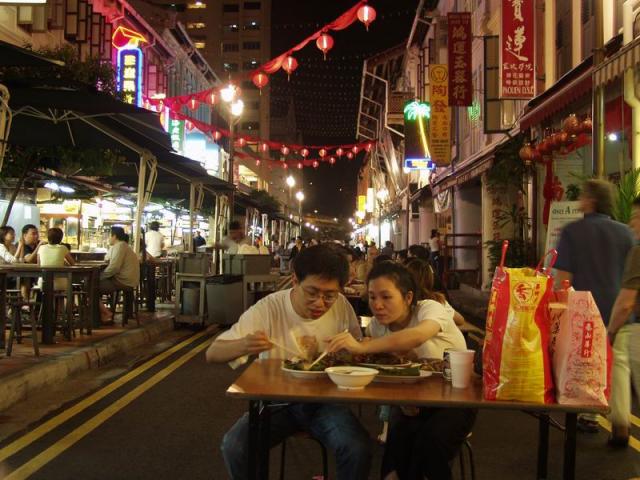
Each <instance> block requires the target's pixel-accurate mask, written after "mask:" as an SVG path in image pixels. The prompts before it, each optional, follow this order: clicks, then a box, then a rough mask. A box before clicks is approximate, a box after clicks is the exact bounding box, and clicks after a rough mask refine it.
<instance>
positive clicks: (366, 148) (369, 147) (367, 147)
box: [364, 143, 373, 152]
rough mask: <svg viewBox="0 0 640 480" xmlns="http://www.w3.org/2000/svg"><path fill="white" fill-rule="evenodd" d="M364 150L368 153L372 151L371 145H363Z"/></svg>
mask: <svg viewBox="0 0 640 480" xmlns="http://www.w3.org/2000/svg"><path fill="white" fill-rule="evenodd" d="M364 149H365V150H366V151H367V152H370V151H371V150H373V143H367V144H366V145H365V147H364Z"/></svg>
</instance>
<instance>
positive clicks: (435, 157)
mask: <svg viewBox="0 0 640 480" xmlns="http://www.w3.org/2000/svg"><path fill="white" fill-rule="evenodd" d="M429 80H430V81H429V83H430V85H429V87H430V91H429V95H430V101H431V120H430V121H429V140H430V141H429V146H430V147H431V160H432V161H433V162H435V164H436V165H437V166H439V167H444V166H447V165H449V164H450V163H451V109H450V108H449V72H448V68H447V65H430V66H429Z"/></svg>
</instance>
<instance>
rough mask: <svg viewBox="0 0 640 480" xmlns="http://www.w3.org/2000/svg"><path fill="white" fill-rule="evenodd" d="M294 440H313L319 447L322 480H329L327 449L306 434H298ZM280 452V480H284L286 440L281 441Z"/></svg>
mask: <svg viewBox="0 0 640 480" xmlns="http://www.w3.org/2000/svg"><path fill="white" fill-rule="evenodd" d="M294 438H299V439H308V440H313V441H314V442H316V443H317V444H318V445H319V446H320V452H321V454H322V479H323V480H329V460H328V456H327V448H326V447H325V446H324V445H323V443H322V442H321V441H320V440H318V439H317V438H314V437H312V436H311V435H309V434H308V433H307V432H298V433H296V434H294ZM281 448H282V450H281V453H280V480H284V479H285V461H286V455H287V439H286V438H285V439H284V440H283V441H282V447H281Z"/></svg>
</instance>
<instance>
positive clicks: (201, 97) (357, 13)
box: [148, 0, 376, 110]
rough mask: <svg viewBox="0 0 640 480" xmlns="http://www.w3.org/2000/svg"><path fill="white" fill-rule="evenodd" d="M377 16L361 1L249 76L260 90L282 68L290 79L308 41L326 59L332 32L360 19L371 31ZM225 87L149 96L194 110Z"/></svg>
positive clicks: (157, 101)
mask: <svg viewBox="0 0 640 480" xmlns="http://www.w3.org/2000/svg"><path fill="white" fill-rule="evenodd" d="M375 18H376V11H375V9H374V8H373V7H371V6H369V5H368V4H367V0H360V1H359V2H358V3H356V4H355V5H354V6H353V7H351V8H350V9H349V10H347V11H346V12H344V13H343V14H342V15H340V16H339V17H338V18H337V19H335V20H334V21H333V22H330V23H328V24H326V25H325V26H324V27H322V28H321V29H320V30H318V31H317V32H315V33H313V34H312V35H310V36H309V37H307V38H305V39H304V40H303V41H302V42H300V43H298V44H297V45H295V46H294V47H292V48H290V49H289V50H287V51H286V52H284V53H282V54H281V55H278V56H277V57H275V58H273V59H271V60H269V61H268V62H266V63H264V64H263V65H261V66H260V67H258V68H257V69H255V70H253V71H251V72H249V74H248V76H249V77H250V78H251V81H252V82H253V84H254V85H255V86H256V87H257V88H259V89H260V90H262V88H264V87H265V86H267V85H268V83H269V75H272V74H274V73H276V72H278V70H280V69H282V70H284V71H285V72H286V73H287V77H288V78H290V77H291V74H293V72H295V71H296V69H297V68H298V60H296V58H295V57H293V53H295V52H297V51H299V50H302V49H303V48H304V47H306V46H307V44H309V43H310V42H312V41H314V40H315V42H316V46H317V47H318V49H319V50H320V51H321V52H322V53H323V55H324V59H325V60H326V58H327V53H328V52H329V51H330V50H331V49H332V48H333V45H334V40H333V37H332V36H331V35H329V32H331V31H339V30H344V29H346V28H348V27H349V26H351V25H352V24H353V23H355V22H356V21H357V20H359V21H360V22H362V23H363V24H364V25H365V27H366V29H367V30H369V25H370V24H371V23H372V22H373V21H374V20H375ZM221 90H222V89H221V88H219V87H216V88H210V89H207V90H202V91H200V92H195V93H190V94H187V95H180V96H175V97H167V98H164V99H162V100H160V99H154V100H153V101H152V100H151V99H149V100H148V102H149V103H150V104H151V105H153V104H154V103H155V105H156V106H158V105H160V106H161V107H162V106H168V107H169V108H173V109H181V108H182V107H184V106H186V107H188V108H189V109H190V110H197V109H198V108H199V106H200V104H202V103H203V104H206V105H211V106H213V105H216V104H217V103H218V102H219V100H220V95H221ZM238 93H239V92H238Z"/></svg>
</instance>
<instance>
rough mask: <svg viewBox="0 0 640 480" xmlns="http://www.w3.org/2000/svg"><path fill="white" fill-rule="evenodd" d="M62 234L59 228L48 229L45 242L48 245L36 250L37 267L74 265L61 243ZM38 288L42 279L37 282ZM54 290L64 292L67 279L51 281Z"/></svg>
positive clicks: (69, 254)
mask: <svg viewBox="0 0 640 480" xmlns="http://www.w3.org/2000/svg"><path fill="white" fill-rule="evenodd" d="M63 237H64V233H63V232H62V230H61V229H59V228H50V229H49V230H48V232H47V240H48V241H49V243H47V244H44V245H41V246H40V248H39V250H38V265H40V266H42V267H64V265H65V263H66V264H67V265H75V263H76V262H75V261H74V260H73V257H72V256H71V253H70V252H69V250H68V249H67V247H65V246H64V245H60V244H61V243H62V238H63ZM38 286H39V287H40V288H42V278H40V279H39V280H38ZM53 288H54V289H55V290H66V289H67V279H66V278H55V279H54V281H53Z"/></svg>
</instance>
